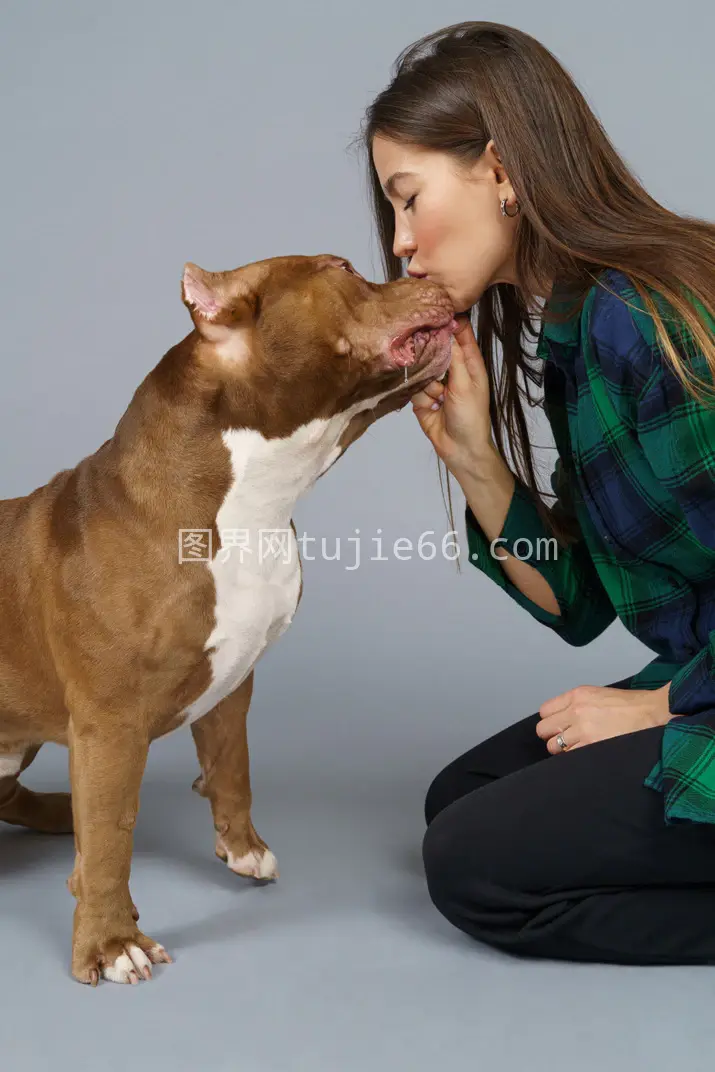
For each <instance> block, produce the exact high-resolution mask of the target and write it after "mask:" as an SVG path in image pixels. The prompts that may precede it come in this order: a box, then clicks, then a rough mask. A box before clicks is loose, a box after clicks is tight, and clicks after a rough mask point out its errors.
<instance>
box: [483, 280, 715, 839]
mask: <svg viewBox="0 0 715 1072" xmlns="http://www.w3.org/2000/svg"><path fill="white" fill-rule="evenodd" d="M651 294H652V297H653V298H654V299H655V300H656V302H658V304H659V308H660V310H661V312H662V314H663V315H664V317H668V316H670V317H671V318H673V317H674V313H673V310H672V309H671V308H670V307H669V306H667V305H666V304H665V302H664V299H663V298H662V296H661V295H659V294H656V293H654V292H651ZM624 299H625V300H624ZM552 302H553V307H558V305H559V299H558V296H557V291H556V290H555V291H554V296H553V297H552V299H551V300H550V302H549V305H552ZM626 302H628V303H629V304H626ZM701 311H702V309H701ZM665 323H666V327H667V329H668V331H669V334H670V337H671V338H672V339H673V342H674V344H675V346H676V348H678V349H679V351H680V352H681V353H685V352H686V351H685V349H684V345H685V344H684V341H683V340H684V336H682V335H681V334H680V332H678V331H674V330H673V326H672V322H671V324H669V323H668V321H667V320H666V321H665ZM708 323H709V327H710V328H711V330H712V331H713V334H715V323H713V321H712V320H709V321H708ZM687 353H688V355H689V358H688V360H689V363H690V366H691V367H692V368H693V370H694V372H695V373H696V374H697V375H698V377H699V378H700V379H705V380H706V381H707V382H708V384H710V383H712V376H711V374H710V372H709V369H708V365H707V362H706V361H705V357H704V355H703V354H702V353H701V352H699V351H697V350H695V348H694V346H693V345H692V342H691V344H690V347H689V348H688V350H687ZM537 356H538V357H541V358H543V359H544V361H545V366H544V412H545V413H546V416H547V419H548V421H549V424H550V426H551V429H552V433H553V436H554V442H555V445H556V449H557V454H558V457H557V461H556V466H555V468H554V471H553V473H552V475H551V487H552V489H553V491H554V492H555V493H556V495H557V500H556V501H555V503H554V506H553V507H552V509H554V510H560V511H564V512H565V513H566V514H568V515H570V516H571V517H575V519H576V521H577V522H578V525H579V528H580V532H581V538H580V539H579V541H578V542H577V543H575V544H571V545H570V546H569V547H567V548H561V547H559V548H558V554H555V553H554V544H553V543H552V544H551V547H550V549H549V543H548V541H549V539H550V538H551V533H550V532H548V530H546V529H545V527H544V526H543V524H542V522H541V520H540V518H539V515H538V513H537V511H536V507H535V505H534V502H533V499H532V498H531V496H530V493H529V492H528V490H527V489H526V487H525V486H524V485H522V484H521V482H519V481H517V484H516V488H515V491H514V495H513V497H512V500H511V503H510V506H509V510H508V513H507V516H506V519H505V522H504V526H503V528H502V531H501V533H500V536H501V538H502V540H501V543H500V544H497V545H496V547H495V552H496V553H497V554H500V553H501V551H502V548H504V549H506V550H507V551H510V552H511V553H512V554H516V556H517V557H521V558H525V560H526V561H528V562H529V564H530V565H532V566H534V567H535V568H536V569H537V570H538V571H539V573H541V575H542V576H543V577H544V578H545V579H546V580H547V581H548V582H549V584H550V585H551V588H552V589H553V591H554V594H555V596H556V599H557V601H558V604H559V608H560V611H561V613H560V615H559V614H552V613H550V612H549V611H546V610H544V609H543V608H541V607H539V606H538V605H537V604H536V603H534V602H533V601H531V600H530V599H528V598H527V597H526V596H525V595H524V594H523V593H522V592H521V591H520V590H519V589H518V588H517V587H516V585H514V584H513V583H512V582H511V581H510V579H509V578H508V577H507V575H506V573H505V572H504V571H503V569H502V568H501V566H500V564H499V561H498V559H496V558H495V557H493V555H492V553H491V551H490V546H489V541H488V540H487V539H486V537H485V535H484V533H483V531H482V529H481V528H480V526H479V524H478V523H477V521H476V518H475V517H474V515H473V513H472V511H471V509H470V508H469V506H467V509H466V525H467V542H468V548H469V555H470V561H472V563H473V564H474V565H475V566H476V568H478V569H480V570H482V571H483V572H484V573H486V574H487V575H488V576H489V577H490V578H491V579H492V580H493V581H495V582H496V583H497V584H498V585H499V586H500V587H501V588H502V589H504V591H505V592H506V593H507V594H508V595H509V596H510V597H511V598H512V599H514V600H515V601H516V602H517V603H518V604H520V605H521V606H522V607H524V608H525V609H526V610H528V611H529V613H530V614H532V615H533V617H534V618H536V619H537V620H538V621H540V622H542V623H543V624H544V625H546V626H548V627H549V628H550V629H552V630H553V631H554V632H555V633H557V634H558V635H559V636H560V637H562V639H563V640H565V641H566V642H567V643H569V644H573V645H583V644H587V643H589V641H591V640H593V639H594V638H595V637H597V636H599V634H601V633H602V632H603V631H604V629H606V628H607V627H608V625H610V624H611V622H613V621H614V620H615V619H616V617H618V618H620V620H621V621H622V622H623V624H624V626H625V627H626V629H628V630H629V632H631V633H632V634H633V635H634V636H635V637H637V638H638V639H639V640H640V641H642V643H643V644H645V645H646V647H648V648H650V649H651V651H653V652H654V653H655V658H654V659H653V660H651V661H650V662H649V663H648V664H647V665H646V666H645V667H644V668H643V669H642V670H640V671H639V672H638V673H637V674H636V675H635V676H634V677H633V678H632V680H631V682H630V687H631V688H641V689H650V688H659V687H660V686H663V685H665V684H666V683H667V682H668V681H670V689H669V692H668V702H669V710H670V712H671V713H673V714H675V715H676V716H677V717H675V718H672V719H671V720H670V722H668V723H667V725H666V726H665V727H664V729H663V739H662V746H661V754H660V759H659V761H658V763H657V764H656V765H655V766H654V767H653V769H652V770H651V771H650V772H649V773H648V775H647V777H646V778H645V781H644V783H643V784H644V785H645V786H647V787H649V788H651V789H654V790H656V791H660V792H661V793H662V794H663V813H664V820H665V822H666V823H667V824H669V825H670V824H674V823H678V822H681V823H682V822H699V823H715V405H708V406H706V405H704V404H701V403H698V402H696V401H695V400H694V399H693V398H692V396H690V395H689V394H688V393H687V391H686V389H685V388H684V387H683V385H682V384H681V382H680V381H679V379H678V378H677V376H676V375H675V373H674V372H673V371H672V369H671V366H670V364H669V363H668V361H667V358H664V357H663V355H662V352H661V350H660V347H659V344H658V342H657V338H656V333H655V326H654V323H653V320H652V317H651V316H650V315H649V314H648V313H647V312H646V311H645V308H644V306H643V303H642V301H641V299H640V297H639V295H638V293H637V291H636V290H635V288H634V287H633V285H632V283H631V281H630V280H629V279H628V278H627V277H626V276H625V275H623V274H622V273H620V272H616V271H613V270H608V271H605V272H603V273H602V274H601V276H600V278H599V282H598V284H597V285H595V286H594V287H592V288H591V290H590V291H589V293H588V295H587V296H586V299H585V302H584V304H583V307H582V309H581V311H580V313H579V314H577V315H575V316H573V317H571V318H570V319H569V320H568V321H567V322H566V323H562V324H549V323H547V322H546V321H543V322H542V328H541V334H540V336H539V341H538V346H537ZM520 538H522V543H521V545H519V544H517V550H516V552H515V551H514V542H515V541H518V540H519V539H520ZM523 538H526V539H527V540H529V541H531V544H530V545H528V544H527V545H525V544H524V542H523ZM527 548H528V554H525V551H526V550H527Z"/></svg>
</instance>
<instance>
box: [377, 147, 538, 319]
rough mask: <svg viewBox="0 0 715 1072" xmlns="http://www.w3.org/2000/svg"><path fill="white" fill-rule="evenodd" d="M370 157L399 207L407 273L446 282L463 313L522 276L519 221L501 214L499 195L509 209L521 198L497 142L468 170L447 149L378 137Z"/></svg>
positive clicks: (397, 248)
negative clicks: (517, 253)
mask: <svg viewBox="0 0 715 1072" xmlns="http://www.w3.org/2000/svg"><path fill="white" fill-rule="evenodd" d="M372 159H373V163H374V165H375V170H376V171H377V174H378V176H379V180H380V183H381V185H382V188H383V192H384V193H385V196H386V197H387V199H388V200H389V202H390V203H391V204H392V206H393V208H394V211H395V242H394V245H393V251H394V253H395V256H397V257H406V258H408V259H409V265H408V268H407V271H408V274H409V275H413V276H418V275H419V276H427V278H429V279H433V280H434V281H435V282H437V283H441V284H442V286H443V287H445V289H446V290H447V292H448V294H449V296H450V298H451V299H452V301H453V302H454V305H455V311H456V312H458V313H459V312H464V311H466V310H467V309H469V308H470V306H472V305H474V304H475V303H476V302H477V301H478V299H479V298H480V297H481V295H482V294H483V293H484V291H485V290H486V288H487V287H489V286H491V285H492V284H493V283H515V282H516V279H515V275H514V263H513V256H514V235H515V232H516V225H517V219H516V218H509V217H506V216H504V215H502V212H501V208H500V201H501V199H502V198H504V197H506V198H507V199H508V205H507V211H509V212H514V211H515V207H514V206H515V203H516V202H515V198H514V191H513V189H512V187H511V184H510V183H509V180H508V177H507V175H506V172H505V171H504V168H503V167H502V166H501V162H500V160H499V157H498V156H497V154H496V152H495V150H494V143H493V142H489V144H488V145H487V148H486V149H485V151H484V153H483V154H482V155H481V157H480V158H479V160H478V161H477V163H476V164H474V165H473V166H472V167H471V170H470V171H469V172H468V173H467V174H466V175H462V174H460V173H459V172H458V171H457V170H456V164H455V163H453V161H452V159H451V157H449V156H448V155H447V154H446V153H442V152H437V151H435V150H432V149H422V148H418V147H415V146H413V145H404V144H400V143H399V142H395V141H389V140H388V139H386V138H382V137H380V136H376V137H375V138H374V139H373V143H372ZM395 172H409V174H407V175H403V176H401V177H396V178H393V176H394V175H395ZM391 180H392V181H391Z"/></svg>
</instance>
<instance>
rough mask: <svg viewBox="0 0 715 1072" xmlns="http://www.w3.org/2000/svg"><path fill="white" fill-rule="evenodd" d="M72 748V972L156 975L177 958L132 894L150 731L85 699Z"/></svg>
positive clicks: (132, 979)
mask: <svg viewBox="0 0 715 1072" xmlns="http://www.w3.org/2000/svg"><path fill="white" fill-rule="evenodd" d="M69 749H70V781H71V785H72V811H73V817H74V830H75V847H76V852H77V855H76V860H75V866H74V871H73V873H72V876H71V879H70V882H69V886H70V890H71V892H72V893H73V895H74V896H75V898H76V900H77V906H76V908H75V914H74V931H73V937H72V974H73V975H74V977H75V978H76V979H78V980H79V981H80V982H83V983H91V984H92V985H96V984H97V982H98V980H99V977H100V976H103V977H104V978H105V979H108V980H110V981H111V982H117V983H136V982H139V979H140V978H141V977H143V978H145V979H150V978H151V967H150V965H151V964H158V963H160V962H167V963H168V962H170V957H169V956H168V954H167V953H166V951H165V950H164V949H163V947H162V946H160V945H159V944H158V943H157V942H154V941H152V939H151V938H148V937H147V936H146V935H145V934H142V932H141V931H140V930H139V929H138V928H137V926H136V921H135V918H134V917H135V915H136V912H135V910H134V906H133V904H132V900H131V896H130V894H129V873H130V870H131V856H132V844H133V832H134V824H135V821H136V817H137V812H138V810H139V788H140V785H141V780H142V776H143V773H144V768H145V766H146V760H147V755H148V752H149V740H148V737H147V736H145V735H144V734H143V732H142V730H141V729H139V728H137V726H136V725H135V724H132V723H130V722H128V721H125V720H123V719H122V718H121V717H113V716H109V715H107V713H106V712H105V711H102V712H99V711H97V710H92V708H91V705H89V704H87V703H84V702H82V703H77V704H76V705H75V706H74V709H73V711H72V715H71V718H70V724H69Z"/></svg>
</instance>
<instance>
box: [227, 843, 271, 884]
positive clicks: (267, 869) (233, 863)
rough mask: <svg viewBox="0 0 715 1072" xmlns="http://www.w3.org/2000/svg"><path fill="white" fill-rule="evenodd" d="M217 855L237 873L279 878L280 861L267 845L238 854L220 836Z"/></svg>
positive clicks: (249, 876)
mask: <svg viewBox="0 0 715 1072" xmlns="http://www.w3.org/2000/svg"><path fill="white" fill-rule="evenodd" d="M216 855H217V856H218V858H219V859H220V860H223V861H224V863H225V864H226V865H227V866H228V868H229V869H230V870H231V871H234V872H235V873H236V874H237V875H245V876H246V877H247V878H260V879H277V878H278V861H277V860H276V858H275V856H274V855H273V853H272V852H271V850H270V849H269V848H268V847H267V846H265V845H262V846H258V847H256V848H253V849H250V850H249V851H248V852H244V853H241V854H237V853H235V852H232V851H231V849H230V848H228V847H227V846H226V845H225V844H224V842H223V839H222V838H221V837H220V836H219V837H217V838H216Z"/></svg>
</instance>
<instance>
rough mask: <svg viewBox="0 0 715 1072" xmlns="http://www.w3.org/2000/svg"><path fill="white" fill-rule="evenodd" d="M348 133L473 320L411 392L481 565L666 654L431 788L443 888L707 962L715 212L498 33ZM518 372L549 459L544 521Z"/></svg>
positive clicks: (407, 234)
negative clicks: (539, 408)
mask: <svg viewBox="0 0 715 1072" xmlns="http://www.w3.org/2000/svg"><path fill="white" fill-rule="evenodd" d="M362 137H363V138H364V145H365V148H366V149H367V150H368V155H369V158H370V159H369V174H370V183H371V187H370V188H371V195H372V199H373V206H374V211H375V217H376V221H377V226H378V230H379V234H380V238H381V243H382V254H383V260H384V264H385V269H386V275H387V278H388V279H396V278H398V277H399V276H400V275H401V274H402V270H401V258H406V259H407V261H408V273H409V274H410V275H413V276H427V277H428V278H430V279H434V280H436V281H437V282H439V283H441V284H442V285H443V286H444V287H445V288H446V289H447V291H448V292H449V294H450V296H451V297H452V299H453V301H454V303H455V308H456V310H458V311H459V312H461V313H466V318H464V323H463V326H462V329H461V330H460V332H459V333H458V334H457V343H456V344H455V345H454V346H453V359H452V364H451V366H450V372H449V378H448V381H447V383H446V385H445V384H443V383H439V382H434V383H432V384H431V385H429V386H428V387H427V388H426V389H425V390H423V391H420V392H419V394H416V395H415V396H414V397H413V399H412V402H413V407H414V412H415V414H416V416H417V419H418V420H419V422H420V425H421V427H422V429H423V430H424V432H425V433H426V435H427V436H428V438H429V439H430V441H431V443H432V444H433V446H434V448H435V451H436V452H437V455H438V456H439V458H440V459H441V460H442V461H443V462H444V463H445V465H446V467H447V469H448V471H449V473H450V474H451V475H452V476H454V477H455V479H456V480H457V481H458V482H459V484H460V486H461V488H462V490H463V491H464V495H465V498H466V502H467V509H466V526H467V534H468V545H469V552H470V560H471V561H472V562H473V563H474V565H475V566H476V567H477V568H478V569H481V570H483V571H484V572H485V573H486V574H487V575H488V576H489V577H491V578H492V580H493V581H495V582H496V583H497V584H498V585H499V586H500V587H501V588H503V589H504V591H505V592H506V593H507V594H508V595H509V596H511V597H512V598H513V599H514V600H516V602H517V603H519V604H520V606H522V607H523V608H524V609H525V610H527V611H528V612H529V613H531V614H532V615H533V616H534V617H535V618H537V619H538V620H539V621H540V622H543V624H544V625H546V626H548V627H549V628H550V629H552V630H554V632H556V633H557V634H558V635H559V636H561V637H562V638H563V639H564V640H565V641H566V642H567V643H569V644H575V645H580V644H587V643H588V642H589V641H590V640H593V639H594V637H596V636H598V635H599V634H600V633H601V632H603V630H604V629H605V628H606V627H607V626H608V625H609V624H610V623H611V622H612V621H613V620H614V619H615V618H616V617H619V618H620V619H621V621H622V622H623V623H624V625H625V626H626V628H627V629H629V630H630V631H631V632H632V633H633V634H634V635H635V636H636V637H638V638H639V639H640V640H642V641H643V643H644V644H646V645H647V646H648V647H649V648H650V649H651V650H652V651H653V652H654V653H655V658H654V659H653V660H652V661H651V662H650V663H649V664H648V665H647V666H646V667H645V668H644V669H643V670H641V671H640V672H639V673H636V674H634V675H633V676H631V677H629V678H626V679H625V680H621V681H616V682H614V683H613V684H611V685H607V686H580V687H578V688H574V689H570V690H568V691H567V692H564V693H563V694H561V695H559V696H555V697H553V698H552V699H550V700H548V701H547V702H546V703H544V704H542V706H541V707H540V708H539V711H538V712H537V713H535V714H531V715H529V716H527V717H526V718H525V719H523V720H521V721H519V722H517V723H516V724H514V725H512V726H509V727H508V728H507V729H505V730H503V731H502V732H500V733H497V734H496V735H495V736H493V737H491V738H489V739H488V740H486V741H483V742H482V743H480V744H477V745H476V747H474V748H472V749H471V750H470V751H468V752H467V753H466V754H465V755H463V756H460V757H459V758H458V759H455V760H454V761H453V762H452V763H450V764H449V766H447V767H446V768H445V769H444V770H443V771H442V772H441V773H440V774H439V775H438V776H437V778H436V779H435V780H434V782H433V784H432V785H431V787H430V789H429V792H428V794H427V800H426V818H427V823H428V828H427V832H426V835H425V840H424V846H423V853H424V864H425V868H426V874H427V881H428V887H429V891H430V895H431V897H432V900H433V901H434V903H435V905H436V906H437V908H438V909H439V910H440V911H441V912H442V913H443V914H444V916H446V918H447V919H448V920H450V921H451V922H452V923H453V924H455V925H456V926H457V927H459V928H461V929H462V930H463V931H465V932H466V933H468V934H470V935H472V936H474V937H475V938H478V939H480V940H482V941H485V942H488V943H490V944H492V945H494V946H498V947H500V948H502V949H504V950H509V951H512V952H514V953H521V954H529V955H535V956H546V957H555V958H563V959H569V960H580V961H594V960H595V961H609V962H614V963H635V964H656V963H660V964H666V963H667V964H686V963H707V962H711V961H714V960H715V926H713V918H714V916H715V670H714V664H713V657H714V655H715V642H714V641H715V403H714V402H713V393H712V386H713V375H712V373H713V369H715V319H714V318H713V314H714V313H715V226H714V225H713V224H711V223H708V222H705V221H703V220H698V219H693V218H691V217H681V216H678V215H677V214H676V213H674V212H671V211H669V210H667V209H666V208H664V207H663V206H661V205H659V204H658V203H657V202H656V201H654V200H653V198H652V197H650V196H649V195H648V193H647V192H646V191H645V190H644V189H643V187H642V186H641V184H640V183H639V182H638V180H637V179H636V178H635V177H634V176H633V175H632V174H631V172H630V171H629V170H628V168H627V167H626V165H625V164H624V162H623V161H622V160H621V159H620V157H619V156H618V154H617V153H616V151H615V149H614V148H613V146H612V144H611V143H610V141H609V140H608V138H607V136H606V134H605V133H604V131H603V129H602V127H601V125H600V124H599V122H598V120H597V119H596V117H595V115H594V114H593V112H592V111H591V110H590V108H589V107H588V105H587V103H586V101H585V100H584V98H583V96H582V95H581V93H580V92H579V90H578V89H577V88H576V86H575V84H574V82H573V81H572V80H571V78H570V76H569V75H568V74H567V73H566V71H565V70H564V69H563V67H561V66H560V64H559V63H558V62H557V60H556V59H555V58H554V57H553V56H552V54H551V53H550V52H549V51H547V49H545V48H544V47H543V46H542V45H540V44H539V43H538V42H537V41H535V40H534V39H533V38H531V37H530V36H528V35H527V34H525V33H522V32H520V31H518V30H515V29H512V28H510V27H507V26H500V25H497V24H493V23H485V22H468V23H461V24H459V25H457V26H451V27H447V28H446V29H444V30H440V31H438V32H437V33H435V34H432V35H430V36H429V37H427V38H425V39H423V40H422V41H420V42H418V43H417V44H416V45H414V46H412V47H411V48H410V49H407V50H406V51H405V52H403V53H402V55H401V56H400V58H399V59H398V62H397V65H396V70H395V72H394V76H393V80H392V82H391V83H390V85H389V86H388V87H387V88H386V89H385V90H384V91H383V92H382V93H381V94H380V95H379V96H378V97H377V99H376V100H375V101H374V102H373V103H372V105H371V106H370V108H369V110H368V114H367V118H366V124H365V125H364V128H363V132H362ZM475 307H476V309H477V312H478V321H477V323H478V328H477V336H476V337H475V335H474V333H473V331H472V327H471V322H470V319H469V314H470V312H471V310H472V309H473V308H475ZM537 317H538V318H540V320H541V330H540V333H539V335H538V344H537V348H536V354H535V355H534V354H530V353H529V352H528V351H527V346H528V343H529V341H530V340H532V341H533V339H534V338H535V337H536V335H537V331H536V328H535V327H534V324H533V321H534V318H537ZM496 342H499V343H501V346H502V352H503V361H502V363H501V366H500V368H498V367H497V365H496V363H495V361H494V348H495V343H496ZM522 378H523V381H524V384H526V389H525V388H524V386H522V384H521V380H522ZM527 381H530V382H531V383H532V384H535V385H537V386H542V385H543V405H544V409H545V412H546V415H547V417H548V420H549V422H550V425H551V428H552V431H553V434H554V441H555V444H556V448H557V461H556V466H555V469H554V473H553V475H552V478H551V486H552V488H553V492H554V497H555V502H554V504H553V506H552V507H551V508H550V509H549V508H547V506H546V505H545V504H544V502H543V501H542V498H541V495H540V494H539V488H538V485H537V482H536V478H535V473H534V465H533V459H532V456H531V448H530V443H529V439H528V431H527V423H526V420H525V415H524V411H523V409H522V396H523V397H525V398H526V400H527V401H528V402H529V404H531V405H533V404H535V402H534V400H533V399H532V397H531V395H530V393H529V390H528V384H527ZM505 430H506V434H505ZM506 446H508V450H509V453H510V454H511V457H512V458H513V459H514V460H515V462H514V464H515V467H516V473H512V469H511V467H510V466H509V464H508V463H507V461H506V456H507V450H506ZM520 539H521V544H519V540H520ZM492 541H496V543H495V544H492ZM555 541H558V543H557V546H556V550H557V553H556V554H554V553H553V548H554V544H555ZM525 551H526V553H525Z"/></svg>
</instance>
